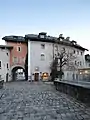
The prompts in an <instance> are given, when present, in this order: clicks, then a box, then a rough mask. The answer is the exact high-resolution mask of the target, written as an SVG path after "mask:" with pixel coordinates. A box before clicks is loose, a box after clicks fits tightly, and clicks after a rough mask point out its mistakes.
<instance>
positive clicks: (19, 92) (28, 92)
mask: <svg viewBox="0 0 90 120" xmlns="http://www.w3.org/2000/svg"><path fill="white" fill-rule="evenodd" d="M0 120H90V108H89V107H87V106H85V105H84V104H82V103H80V102H78V101H76V100H75V99H73V98H71V97H69V96H68V95H65V94H63V93H60V92H58V91H56V90H55V88H54V86H53V85H52V84H49V83H43V82H33V83H30V82H28V81H24V82H19V81H18V82H11V83H6V84H5V85H4V88H3V89H1V90H0Z"/></svg>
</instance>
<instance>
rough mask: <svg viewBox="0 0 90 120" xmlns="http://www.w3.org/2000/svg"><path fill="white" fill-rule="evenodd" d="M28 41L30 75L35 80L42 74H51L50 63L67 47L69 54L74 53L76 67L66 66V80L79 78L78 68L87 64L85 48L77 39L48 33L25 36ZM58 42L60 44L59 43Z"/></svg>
mask: <svg viewBox="0 0 90 120" xmlns="http://www.w3.org/2000/svg"><path fill="white" fill-rule="evenodd" d="M25 38H26V40H27V42H28V75H29V76H30V77H31V79H32V76H33V79H34V80H39V79H40V76H42V74H44V73H47V74H48V76H50V72H51V70H50V65H51V63H52V61H53V60H54V58H55V56H57V53H58V52H60V51H61V50H62V49H65V50H66V52H67V54H68V53H73V55H74V56H75V59H74V60H73V63H74V66H75V69H74V70H72V69H66V67H64V68H63V69H64V77H63V79H65V80H77V79H79V75H78V69H79V68H83V67H84V66H85V57H84V52H85V50H87V49H85V48H83V47H81V46H80V45H78V44H77V42H76V41H70V40H69V38H66V39H65V38H63V37H60V38H59V41H57V40H58V38H55V37H51V36H47V34H46V33H39V35H33V34H28V35H26V36H25ZM57 43H58V44H57Z"/></svg>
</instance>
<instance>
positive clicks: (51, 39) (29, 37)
mask: <svg viewBox="0 0 90 120" xmlns="http://www.w3.org/2000/svg"><path fill="white" fill-rule="evenodd" d="M25 38H26V39H27V40H31V41H42V42H52V43H58V44H62V45H66V46H71V47H74V48H77V49H81V50H87V51H88V49H86V48H83V47H82V46H80V45H78V44H77V42H76V41H74V40H73V41H70V40H66V39H65V38H64V37H62V38H61V39H62V41H60V40H59V39H58V38H57V37H52V36H45V38H40V37H39V35H35V34H27V35H25ZM73 42H74V43H75V44H74V43H73Z"/></svg>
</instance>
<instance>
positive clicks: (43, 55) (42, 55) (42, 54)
mask: <svg viewBox="0 0 90 120" xmlns="http://www.w3.org/2000/svg"><path fill="white" fill-rule="evenodd" d="M40 57H41V61H45V54H44V53H41V55H40ZM42 57H43V59H42Z"/></svg>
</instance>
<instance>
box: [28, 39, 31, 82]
mask: <svg viewBox="0 0 90 120" xmlns="http://www.w3.org/2000/svg"><path fill="white" fill-rule="evenodd" d="M28 80H31V41H30V40H29V39H28Z"/></svg>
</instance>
